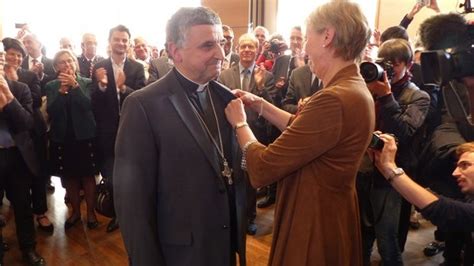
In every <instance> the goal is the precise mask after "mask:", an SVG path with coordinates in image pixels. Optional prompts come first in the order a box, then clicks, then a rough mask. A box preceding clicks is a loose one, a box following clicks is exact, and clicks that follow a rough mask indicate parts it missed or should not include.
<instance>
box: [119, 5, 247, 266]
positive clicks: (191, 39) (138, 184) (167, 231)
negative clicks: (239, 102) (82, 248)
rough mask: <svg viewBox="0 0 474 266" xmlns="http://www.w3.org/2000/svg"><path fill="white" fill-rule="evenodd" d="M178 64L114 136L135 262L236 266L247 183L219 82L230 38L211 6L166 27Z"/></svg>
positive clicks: (133, 100) (141, 96)
mask: <svg viewBox="0 0 474 266" xmlns="http://www.w3.org/2000/svg"><path fill="white" fill-rule="evenodd" d="M166 33H167V38H166V39H167V47H168V52H169V55H170V57H171V58H172V59H173V61H174V64H175V67H174V68H173V70H171V71H170V72H169V73H168V74H167V75H166V76H164V77H163V78H162V79H160V80H158V81H157V82H154V83H152V84H150V85H148V86H147V87H146V88H144V89H142V90H140V91H137V92H135V93H133V94H132V95H130V96H129V97H128V98H127V99H126V101H125V103H124V107H123V110H122V117H121V124H120V129H119V133H118V135H117V143H116V145H115V148H116V161H115V169H114V172H115V176H114V199H115V207H116V210H117V217H118V219H119V221H120V227H121V231H122V236H123V239H124V242H125V247H126V249H127V252H128V255H129V257H130V261H131V264H132V265H197V266H200V265H202V266H204V265H205V266H225V265H235V264H236V258H235V256H236V253H238V255H239V262H240V265H246V260H245V225H246V214H245V208H246V202H245V182H246V181H245V179H244V177H243V173H242V170H241V168H240V163H241V155H240V154H239V153H240V152H239V148H238V144H237V140H236V139H235V130H234V129H233V128H232V127H231V125H230V124H229V123H228V122H227V121H226V119H225V114H224V109H225V107H226V105H227V103H228V102H229V101H230V100H231V99H233V98H234V96H233V95H232V94H231V93H230V91H229V90H228V89H227V88H226V87H224V86H222V85H221V84H219V83H217V82H216V81H214V80H215V78H217V76H218V75H219V72H220V70H221V64H222V60H223V59H224V51H223V49H222V45H223V44H224V42H225V39H224V37H223V35H222V23H221V20H220V18H219V17H218V16H217V14H216V13H214V12H213V11H212V10H210V9H208V8H205V7H196V8H181V9H179V10H178V11H177V12H176V13H175V14H174V15H173V16H172V17H171V19H170V20H169V21H168V24H167V27H166Z"/></svg>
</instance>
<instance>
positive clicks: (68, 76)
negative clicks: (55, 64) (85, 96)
mask: <svg viewBox="0 0 474 266" xmlns="http://www.w3.org/2000/svg"><path fill="white" fill-rule="evenodd" d="M58 79H59V81H61V86H66V87H71V88H77V87H78V84H77V81H76V75H75V74H74V72H73V71H72V70H68V71H67V72H60V73H59V75H58Z"/></svg>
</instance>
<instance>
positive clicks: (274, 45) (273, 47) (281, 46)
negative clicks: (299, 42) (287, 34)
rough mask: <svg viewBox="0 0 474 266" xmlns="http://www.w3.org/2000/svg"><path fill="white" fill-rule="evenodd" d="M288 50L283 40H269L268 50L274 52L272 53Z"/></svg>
mask: <svg viewBox="0 0 474 266" xmlns="http://www.w3.org/2000/svg"><path fill="white" fill-rule="evenodd" d="M286 50H288V45H286V43H284V42H280V41H279V40H277V39H274V40H272V41H271V42H270V48H269V51H270V52H272V53H274V54H279V53H281V52H284V51H286Z"/></svg>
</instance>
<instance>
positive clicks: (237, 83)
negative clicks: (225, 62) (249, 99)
mask: <svg viewBox="0 0 474 266" xmlns="http://www.w3.org/2000/svg"><path fill="white" fill-rule="evenodd" d="M232 68H233V71H232V79H234V84H235V88H236V89H242V84H241V82H240V72H239V65H235V66H233V67H232Z"/></svg>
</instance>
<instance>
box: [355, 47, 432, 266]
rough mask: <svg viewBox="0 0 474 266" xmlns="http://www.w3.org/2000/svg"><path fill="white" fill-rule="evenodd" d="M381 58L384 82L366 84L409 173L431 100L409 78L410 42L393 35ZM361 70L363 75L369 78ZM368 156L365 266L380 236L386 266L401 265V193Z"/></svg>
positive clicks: (362, 195) (380, 125) (363, 173)
mask: <svg viewBox="0 0 474 266" xmlns="http://www.w3.org/2000/svg"><path fill="white" fill-rule="evenodd" d="M378 56H379V58H381V60H382V61H381V62H380V61H379V63H380V64H382V65H383V66H384V70H385V72H384V74H383V79H382V80H383V81H381V80H380V78H379V79H377V80H375V81H372V82H369V83H368V84H367V86H368V88H369V90H370V91H371V93H372V95H373V96H374V97H375V110H376V129H377V130H381V131H383V132H388V133H391V134H394V135H395V136H396V137H397V139H398V140H399V141H400V153H399V154H398V156H397V162H398V163H399V164H400V165H401V166H402V167H405V168H406V169H407V171H409V170H412V169H413V167H414V166H412V165H411V164H412V161H413V157H414V155H413V151H412V150H411V146H412V143H413V139H414V136H415V134H416V133H417V130H418V129H419V128H420V127H421V126H422V124H423V123H424V120H425V117H426V114H427V112H428V108H429V104H430V98H429V96H428V94H427V93H426V92H424V91H422V90H420V89H419V88H418V87H416V85H415V84H413V83H412V82H411V81H410V78H411V75H410V73H409V71H408V69H409V68H410V66H411V64H412V58H413V53H412V50H411V47H410V45H409V44H408V42H407V41H405V40H402V39H393V40H389V41H386V42H384V43H383V44H382V45H381V46H380V49H379V53H378ZM362 69H363V67H361V73H362V76H364V78H365V79H366V81H369V80H368V79H367V78H366V74H365V73H363V72H364V71H363V70H362ZM365 159H366V160H364V162H363V164H362V165H361V167H360V169H359V173H358V176H357V190H358V195H359V204H360V211H361V219H362V221H361V226H362V230H361V231H362V241H363V247H364V250H363V252H364V253H363V254H364V264H365V265H370V255H371V252H372V245H373V243H374V240H375V239H377V245H378V251H379V253H380V256H381V258H382V261H383V264H384V265H402V264H403V262H402V258H401V251H400V247H399V241H398V239H399V237H398V231H399V230H398V227H399V219H400V211H401V208H402V201H401V197H400V195H399V194H398V193H397V192H396V191H395V190H394V189H392V188H391V186H390V184H388V183H387V182H386V181H385V179H384V178H383V176H382V174H381V173H380V172H378V171H377V170H376V169H374V167H373V165H372V164H371V163H370V162H369V160H368V158H365ZM407 223H408V221H407Z"/></svg>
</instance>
